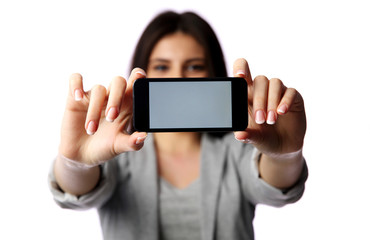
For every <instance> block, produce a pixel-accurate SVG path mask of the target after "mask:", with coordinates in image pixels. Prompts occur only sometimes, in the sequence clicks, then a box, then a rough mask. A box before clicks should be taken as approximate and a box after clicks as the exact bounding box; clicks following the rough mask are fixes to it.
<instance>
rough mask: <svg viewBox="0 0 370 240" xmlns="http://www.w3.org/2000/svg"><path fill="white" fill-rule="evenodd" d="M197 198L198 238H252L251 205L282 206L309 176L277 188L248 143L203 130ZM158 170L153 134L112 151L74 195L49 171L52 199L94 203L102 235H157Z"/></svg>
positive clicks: (72, 204) (83, 205)
mask: <svg viewBox="0 0 370 240" xmlns="http://www.w3.org/2000/svg"><path fill="white" fill-rule="evenodd" d="M201 149H202V150H201V151H202V152H201V169H200V198H199V202H198V204H199V206H200V209H201V212H200V215H201V229H202V231H201V232H202V239H203V240H211V239H234V240H238V239H244V240H246V239H254V232H253V224H252V221H253V218H254V211H255V205H256V204H259V203H261V204H268V205H271V206H276V207H281V206H283V205H285V204H287V203H293V202H295V201H297V200H298V199H299V198H300V197H301V196H302V194H303V192H304V183H305V181H306V179H307V176H308V170H307V167H306V165H305V168H304V171H303V172H302V175H301V177H300V179H299V181H298V182H297V184H296V185H295V186H294V187H292V188H291V189H289V190H288V191H281V190H280V189H277V188H274V187H272V186H270V185H269V184H267V183H266V182H265V181H263V180H262V179H261V178H260V177H259V172H258V167H257V162H258V159H259V157H260V153H259V152H258V151H257V150H256V148H254V147H253V146H252V145H250V144H244V143H240V142H238V141H236V140H235V139H234V134H233V133H230V134H227V135H226V136H225V137H223V138H222V139H219V138H212V137H210V136H208V135H206V134H204V135H203V137H202V140H201ZM158 179H159V178H158V172H157V161H156V154H155V148H154V143H153V138H152V137H151V136H150V135H149V136H148V139H147V140H146V141H145V146H144V147H143V148H142V149H141V150H140V151H137V152H128V153H125V154H121V155H119V156H117V157H116V158H115V159H112V160H111V161H108V162H107V163H105V164H104V165H103V166H102V177H101V179H100V183H99V184H98V186H97V187H96V188H95V189H94V190H93V191H92V192H90V193H88V194H86V195H83V196H80V197H76V196H74V195H71V194H68V193H64V192H62V191H60V189H59V188H58V186H57V183H56V181H55V178H54V176H53V171H50V174H49V186H50V189H51V192H52V194H53V195H54V199H55V201H56V202H57V203H58V204H59V205H60V206H61V207H63V208H72V209H81V210H82V209H89V208H97V209H98V213H99V216H100V222H101V227H102V232H103V235H104V238H105V239H126V240H138V239H145V240H146V239H153V240H157V239H158V238H159V226H158V225H159V221H158V218H159V216H158Z"/></svg>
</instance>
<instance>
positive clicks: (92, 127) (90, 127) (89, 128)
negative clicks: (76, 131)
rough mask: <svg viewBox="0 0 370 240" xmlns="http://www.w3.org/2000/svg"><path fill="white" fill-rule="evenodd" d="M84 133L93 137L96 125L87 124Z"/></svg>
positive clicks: (92, 122)
mask: <svg viewBox="0 0 370 240" xmlns="http://www.w3.org/2000/svg"><path fill="white" fill-rule="evenodd" d="M86 132H87V134H89V135H93V134H94V133H95V132H96V124H95V123H94V121H90V122H89V124H88V125H87V128H86Z"/></svg>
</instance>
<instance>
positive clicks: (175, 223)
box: [159, 178, 202, 240]
mask: <svg viewBox="0 0 370 240" xmlns="http://www.w3.org/2000/svg"><path fill="white" fill-rule="evenodd" d="M199 187H200V183H199V179H197V180H195V181H194V182H192V183H191V184H190V185H189V186H187V187H186V188H184V189H179V188H176V187H174V186H173V185H172V184H170V183H169V182H167V181H166V180H165V179H163V178H160V184H159V228H160V229H159V233H160V239H161V240H197V239H199V240H200V239H202V236H201V229H200V206H199V204H198V203H199V195H200V191H199V189H200V188H199Z"/></svg>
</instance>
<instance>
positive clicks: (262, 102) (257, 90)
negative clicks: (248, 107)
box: [253, 76, 269, 124]
mask: <svg viewBox="0 0 370 240" xmlns="http://www.w3.org/2000/svg"><path fill="white" fill-rule="evenodd" d="M253 88H254V89H253V114H254V120H255V122H256V123H257V124H263V123H264V122H265V121H266V107H267V106H266V105H267V97H268V89H269V80H268V79H267V78H266V77H265V76H257V77H256V78H255V79H254V82H253Z"/></svg>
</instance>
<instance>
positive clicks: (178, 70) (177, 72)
mask: <svg viewBox="0 0 370 240" xmlns="http://www.w3.org/2000/svg"><path fill="white" fill-rule="evenodd" d="M168 75H169V77H171V78H184V77H185V71H184V69H183V67H182V66H180V65H177V66H173V67H172V68H171V71H170V72H169V73H168Z"/></svg>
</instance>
